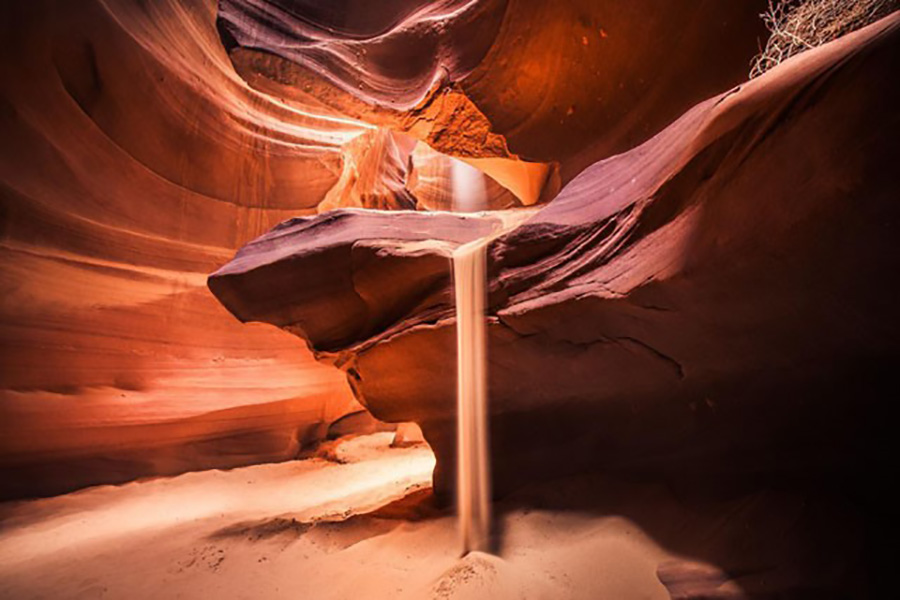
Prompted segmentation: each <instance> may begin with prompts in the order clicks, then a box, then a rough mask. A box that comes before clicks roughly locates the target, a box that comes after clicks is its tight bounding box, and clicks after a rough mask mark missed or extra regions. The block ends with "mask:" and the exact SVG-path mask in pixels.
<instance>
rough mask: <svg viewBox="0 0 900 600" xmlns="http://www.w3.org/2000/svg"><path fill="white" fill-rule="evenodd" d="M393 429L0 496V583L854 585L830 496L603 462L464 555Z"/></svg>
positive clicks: (499, 507) (381, 594) (531, 495)
mask: <svg viewBox="0 0 900 600" xmlns="http://www.w3.org/2000/svg"><path fill="white" fill-rule="evenodd" d="M391 439H392V434H391V433H378V434H372V435H368V436H358V437H352V438H346V439H342V440H339V441H337V442H335V443H333V444H332V445H331V446H330V447H328V448H327V449H326V450H324V451H321V452H320V453H319V455H318V456H317V457H314V458H308V459H305V460H297V461H291V462H285V463H279V464H266V465H258V466H252V467H246V468H239V469H233V470H229V471H218V470H213V471H203V472H194V473H188V474H184V475H181V476H177V477H170V478H156V479H148V480H142V481H137V482H133V483H129V484H125V485H121V486H100V487H94V488H89V489H85V490H82V491H79V492H75V493H71V494H67V495H63V496H56V497H52V498H45V499H35V500H27V501H21V502H13V503H6V504H4V505H0V598H4V599H16V600H25V599H29V598H85V599H86V598H130V599H140V598H265V599H269V598H273V599H274V598H292V599H298V598H309V599H323V600H331V599H343V598H348V599H349V598H367V599H377V598H396V599H404V598H409V599H413V598H442V599H443V598H460V599H462V598H499V599H503V598H516V599H523V598H527V599H532V598H535V599H537V598H585V599H588V598H590V599H598V598H614V599H622V600H628V599H631V598H635V599H637V598H642V599H656V598H658V599H666V598H670V597H671V598H697V597H705V598H744V597H769V595H770V594H782V595H779V596H778V597H832V594H831V593H830V592H827V593H826V592H825V590H837V589H844V590H846V589H848V588H847V586H848V585H850V586H851V587H853V586H855V585H856V582H854V581H853V578H852V572H853V570H852V569H849V570H848V568H847V565H848V564H851V563H852V561H848V560H847V558H848V557H850V556H853V555H854V554H855V553H856V552H855V548H858V547H859V545H858V542H859V540H856V542H854V539H855V537H854V536H855V534H854V530H853V528H852V524H853V520H852V518H848V516H847V514H846V513H844V512H842V511H841V510H840V509H839V508H838V507H836V506H834V505H829V504H828V503H826V502H824V501H822V500H815V501H813V500H810V499H809V498H806V497H803V496H801V495H796V494H793V493H788V492H772V491H767V492H754V493H751V494H745V495H740V496H739V497H736V498H735V497H732V498H730V499H723V498H718V499H713V498H710V497H700V496H697V497H691V495H690V494H687V495H685V494H684V493H683V492H676V491H674V490H673V488H671V487H670V486H665V485H661V484H659V483H641V482H635V481H631V482H623V481H615V480H612V479H610V478H608V477H605V478H604V477H600V476H581V477H579V478H575V479H567V480H561V481H558V482H555V483H553V484H552V485H547V484H543V485H542V486H538V487H536V488H534V489H525V490H521V491H520V492H519V493H517V494H515V495H514V496H513V497H510V498H507V499H506V500H504V501H503V502H501V503H497V504H496V505H495V511H496V513H497V519H496V531H497V535H496V553H495V554H492V555H488V554H481V553H473V554H469V555H468V556H466V557H464V558H460V556H459V539H458V535H457V530H456V520H455V517H454V515H453V512H452V510H451V509H441V508H437V507H436V506H435V504H434V500H433V497H432V495H431V487H430V478H431V470H432V469H433V467H434V457H433V455H432V453H431V451H430V450H429V448H428V447H427V446H425V445H417V446H412V447H407V448H392V447H391V446H390V442H391ZM823 522H828V523H829V524H830V525H829V526H828V527H820V526H819V525H821V524H822V523H823ZM837 524H841V525H840V526H838V525H837ZM811 531H814V532H817V533H814V534H812V535H811V533H810V532H811ZM810 582H814V583H812V584H811V583H810ZM810 585H812V586H813V587H810ZM816 589H820V590H821V591H822V592H823V594H817V593H816ZM856 591H857V592H859V591H861V588H856ZM834 597H842V596H841V595H840V594H838V595H837V596H834Z"/></svg>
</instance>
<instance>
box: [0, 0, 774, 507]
mask: <svg viewBox="0 0 900 600" xmlns="http://www.w3.org/2000/svg"><path fill="white" fill-rule="evenodd" d="M761 4H762V2H757V1H753V2H742V3H721V2H714V1H711V0H710V1H706V2H700V3H695V5H692V6H691V7H689V8H681V9H679V10H677V11H676V10H675V9H674V8H672V7H671V3H667V2H662V1H660V0H656V1H651V0H641V2H633V3H620V2H612V1H609V2H592V1H591V2H589V1H587V0H585V1H581V0H578V1H572V2H567V3H564V4H559V3H544V2H538V1H537V0H509V1H503V0H477V1H476V0H469V1H466V0H446V1H442V2H427V3H426V2H421V1H417V0H413V1H409V0H397V1H391V2H387V3H377V5H376V4H374V3H359V2H314V1H300V2H286V1H277V2H271V1H265V0H240V1H238V0H234V1H232V0H228V1H223V2H219V3H218V4H217V3H215V2H214V0H160V1H158V2H142V1H139V0H87V1H85V2H79V3H71V2H63V1H61V0H37V1H35V2H28V3H21V2H19V3H15V2H8V3H4V5H3V7H2V19H0V22H2V31H3V41H2V44H3V56H2V61H0V64H2V77H0V80H2V83H0V89H2V96H0V97H2V105H0V106H2V110H0V122H2V131H3V139H4V143H3V149H2V152H3V159H2V161H0V165H2V166H0V169H2V171H0V180H2V194H0V198H2V234H0V281H2V290H3V294H2V310H0V328H2V333H3V335H2V339H3V345H2V374H0V416H2V418H0V470H2V473H0V475H2V480H3V482H4V484H3V486H2V490H0V496H2V497H19V496H23V495H31V494H49V493H56V492H60V491H64V490H69V489H73V488H76V487H79V486H83V485H89V484H94V483H112V482H117V481H124V480H128V479H131V478H134V477H138V476H145V475H156V474H166V473H174V472H180V471H183V470H189V469H198V468H210V467H227V466H233V465H238V464H246V463H251V462H258V461H268V460H280V459H285V458H290V457H292V456H295V455H296V453H297V452H298V450H299V449H301V448H302V447H303V446H304V445H305V444H307V443H313V442H315V441H316V440H318V439H320V438H321V437H322V436H323V435H326V432H327V431H328V429H329V426H330V424H334V423H336V422H338V420H340V419H341V418H342V417H343V416H344V415H348V414H355V413H357V412H358V411H359V410H360V406H359V404H358V403H357V402H356V400H355V399H354V398H353V396H352V394H351V393H350V391H349V388H348V386H347V385H346V382H345V380H344V377H343V375H342V374H341V373H340V372H338V371H337V370H335V369H332V368H331V367H329V366H326V365H322V364H318V363H317V362H316V361H315V360H314V358H313V355H312V354H310V353H309V352H308V351H306V350H305V349H304V348H303V347H302V344H298V343H297V340H296V339H294V338H293V337H291V336H289V335H288V334H285V333H283V332H278V331H276V330H274V329H271V328H267V327H265V326H261V325H254V326H249V327H243V326H241V325H240V324H238V323H236V322H235V321H234V320H233V319H232V318H231V317H230V316H229V315H228V314H227V312H226V311H224V310H223V309H222V307H221V306H220V305H219V304H218V303H217V302H216V301H215V299H214V298H212V297H211V295H210V294H209V292H208V291H207V290H206V288H205V286H204V279H205V275H206V274H207V273H209V272H211V271H212V270H214V269H215V268H216V267H218V266H220V265H222V264H224V263H225V262H226V261H227V260H228V259H229V258H230V257H231V256H232V255H233V253H234V251H235V249H236V248H238V247H240V246H241V245H242V244H244V243H246V242H247V241H248V240H250V239H253V238H254V237H256V236H258V235H260V234H261V233H263V232H265V231H267V230H269V229H271V228H272V227H273V226H274V225H275V224H277V223H279V222H282V221H284V220H285V219H288V218H292V217H297V216H303V215H312V214H315V213H318V212H323V211H326V210H328V209H331V208H335V207H359V208H380V209H409V208H415V209H417V210H442V211H446V210H479V209H501V208H514V207H520V206H522V205H532V204H535V203H538V202H540V201H546V200H548V199H549V198H551V197H552V196H553V195H554V194H555V193H556V192H557V191H558V190H559V187H560V185H561V184H562V183H564V182H565V181H567V180H568V179H570V178H571V177H572V176H573V175H574V174H575V173H577V172H578V170H580V168H581V166H583V165H586V164H588V163H590V162H592V161H593V160H595V159H596V158H598V157H601V156H605V155H608V154H611V153H613V152H617V151H620V150H624V149H626V148H628V147H630V146H631V145H634V144H636V143H637V142H639V141H642V140H643V139H645V138H647V137H649V136H650V135H651V134H653V133H654V132H655V131H656V130H658V129H660V128H661V127H662V126H663V125H665V124H666V123H667V122H669V121H670V120H671V119H672V118H674V117H675V116H677V115H678V114H680V112H682V111H683V110H685V109H686V108H687V107H688V106H689V105H691V104H693V103H694V102H697V101H699V100H700V99H702V98H704V97H706V96H708V95H710V94H712V93H714V92H716V91H719V90H721V89H725V88H727V87H728V86H730V85H733V84H735V83H737V82H739V81H741V80H742V79H743V75H744V72H745V71H746V64H747V61H748V60H749V59H750V57H751V56H752V54H753V52H755V50H756V38H757V36H758V35H760V34H761V25H760V22H759V19H757V18H756V13H758V12H759V11H760V10H761V8H762V6H761ZM698 64H702V65H703V68H702V69H698V68H697V65H698ZM461 182H465V184H464V185H463V184H462V183H461ZM473 190H475V191H473ZM485 219H486V220H487V221H490V223H487V224H486V225H484V227H485V230H489V229H491V228H492V227H494V225H496V224H495V223H493V221H492V218H483V219H479V218H476V217H472V218H470V219H469V220H468V221H466V223H474V222H481V221H484V220H485ZM468 226H469V225H466V227H468ZM448 227H450V225H449V222H448ZM451 228H452V227H451ZM479 231H480V230H479ZM460 235H463V234H460ZM465 236H466V238H467V239H468V238H469V237H470V236H471V232H468V233H465ZM362 237H365V236H362ZM420 237H424V236H420ZM420 241H421V240H420ZM420 241H419V242H417V243H418V244H419V247H415V244H414V245H413V246H414V247H413V248H412V249H410V248H408V247H407V249H406V250H404V252H406V253H407V255H408V258H409V259H410V260H413V261H414V262H415V264H416V267H415V269H413V270H414V271H416V270H417V269H419V268H427V269H431V271H432V275H430V276H429V277H431V285H433V286H435V287H436V288H442V287H445V280H446V265H445V264H444V259H443V258H442V259H441V261H442V262H441V266H440V267H438V266H436V265H437V263H435V262H434V259H433V257H432V258H429V257H430V256H431V250H429V249H428V248H427V246H428V245H427V244H423V243H420ZM376 245H377V244H376ZM391 252H393V251H383V250H379V251H378V252H376V253H375V254H374V255H371V256H370V255H369V254H366V253H365V252H363V253H362V256H361V257H360V256H359V255H360V251H356V252H355V256H354V258H353V260H354V261H358V260H364V261H365V262H372V261H375V262H377V261H378V260H380V257H382V256H383V255H385V253H387V254H391ZM419 259H421V260H419ZM404 264H405V263H404ZM398 268H399V271H397V272H396V273H395V276H396V277H397V278H398V279H397V281H400V279H402V278H403V277H406V275H399V274H401V273H406V269H407V267H406V266H400V267H398ZM410 277H411V279H410V281H409V282H404V283H403V284H402V285H398V290H404V289H411V290H412V291H411V293H413V294H421V293H423V292H422V291H421V290H419V288H418V285H419V284H418V283H417V281H416V278H415V277H412V276H410ZM369 287H370V289H371V290H373V293H374V292H376V291H377V290H378V285H377V282H376V283H373V284H371V285H370V286H369ZM393 293H396V290H395V291H391V292H390V293H389V294H387V295H388V296H390V294H393ZM380 301H381V298H380V297H379V298H370V299H368V300H366V302H368V303H369V304H373V303H375V304H377V303H378V302H380ZM409 310H412V308H411V307H410V305H409V304H408V299H404V300H400V301H398V304H397V305H396V306H393V307H392V308H390V309H389V310H387V311H386V312H379V311H375V312H374V313H373V314H372V315H370V316H367V317H365V319H367V320H366V323H367V325H365V326H363V327H362V328H361V329H359V331H356V332H355V333H354V335H361V333H360V332H363V333H365V334H366V335H368V333H370V332H373V331H376V330H378V328H380V327H383V326H384V325H385V324H386V323H387V322H389V321H390V320H391V319H396V318H397V317H398V315H399V313H402V312H408V311H409ZM360 318H362V317H360ZM357 421H359V422H360V423H362V421H363V420H360V419H355V418H354V419H345V420H342V421H340V423H341V425H340V426H336V428H334V430H335V431H337V430H338V429H340V430H341V431H348V430H352V426H350V425H348V423H357ZM359 427H362V428H363V429H366V430H368V429H369V428H371V427H372V424H371V423H368V422H367V423H365V424H360V425H359ZM348 428H349V429H348Z"/></svg>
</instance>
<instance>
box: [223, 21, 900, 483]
mask: <svg viewBox="0 0 900 600" xmlns="http://www.w3.org/2000/svg"><path fill="white" fill-rule="evenodd" d="M898 53H900V17H898V16H897V15H896V14H895V15H892V16H891V17H888V18H886V19H884V20H882V21H880V22H878V23H877V24H874V25H872V26H870V27H868V28H866V29H864V30H862V31H860V32H857V33H855V34H851V35H849V36H847V37H845V38H842V39H840V40H838V41H836V42H833V43H831V44H828V45H826V46H824V47H822V48H819V49H816V50H812V51H809V52H807V53H805V54H803V55H801V56H799V57H797V58H795V59H792V60H790V61H788V62H787V63H786V64H784V65H782V66H780V67H778V68H776V69H773V70H772V71H771V72H770V73H767V74H766V75H764V76H762V77H760V78H758V79H755V80H753V81H752V82H749V83H746V84H744V85H742V86H740V87H737V88H734V89H732V90H730V91H728V92H726V93H724V94H722V95H719V96H716V97H714V98H711V99H710V100H707V101H705V102H702V103H700V104H699V105H697V106H695V107H694V108H693V109H691V110H689V111H688V112H687V113H685V114H684V115H683V116H682V117H681V118H679V119H678V120H676V121H675V122H674V123H673V124H671V125H670V126H669V127H667V128H666V129H664V130H663V131H662V132H661V133H659V134H658V135H656V136H655V137H653V138H652V139H650V140H649V141H647V142H646V143H644V144H643V145H641V146H639V147H637V148H635V149H634V150H631V151H629V152H626V153H624V154H621V155H617V156H614V157H611V158H608V159H606V160H603V161H600V162H598V163H596V164H594V165H592V166H591V167H589V168H588V169H586V170H584V171H583V172H582V173H581V174H579V175H578V176H577V177H576V178H574V179H573V180H572V181H571V182H570V183H569V184H568V185H567V186H566V187H565V188H564V189H563V190H562V192H561V193H560V194H559V195H558V196H557V197H556V198H555V199H554V200H553V201H552V202H551V203H550V204H549V205H547V206H546V207H544V208H542V209H540V210H539V211H538V212H537V213H535V214H533V215H532V216H530V218H529V219H528V220H527V221H526V222H524V223H522V224H520V225H518V226H517V227H515V228H512V229H511V230H509V231H507V232H506V233H504V234H502V235H499V236H498V237H496V238H495V239H493V241H491V243H490V246H489V257H488V261H489V264H488V270H489V284H490V294H489V317H488V318H489V332H488V335H489V356H490V358H489V360H490V366H489V386H490V405H491V436H492V454H493V459H494V474H495V483H496V487H497V489H498V490H501V491H502V490H504V489H509V488H510V487H514V486H516V485H518V484H520V483H522V482H524V481H528V480H531V479H534V478H536V477H541V476H543V475H559V474H560V473H561V472H563V471H565V470H578V469H586V468H607V469H630V470H646V469H653V470H662V471H670V472H674V473H677V474H678V475H677V476H679V477H681V478H685V477H689V476H690V474H691V473H698V472H704V473H720V474H721V475H722V477H726V476H727V475H728V474H740V475H741V476H744V477H746V476H749V475H750V474H758V473H761V472H767V473H772V472H795V471H794V470H795V469H798V468H800V467H803V468H804V469H806V472H820V471H821V470H825V471H828V472H831V471H833V470H836V471H839V472H847V471H853V470H854V469H857V468H859V465H860V464H865V465H866V466H867V467H871V466H872V465H878V464H883V461H884V460H885V457H884V456H881V455H880V453H879V451H878V449H877V446H878V443H879V440H883V438H882V437H880V435H879V427H881V423H882V420H881V417H882V414H883V411H884V407H885V406H886V402H887V401H888V400H889V398H890V397H891V396H886V395H885V394H886V393H888V391H887V390H885V389H883V388H884V386H885V385H888V386H891V387H892V388H893V389H894V391H896V389H895V388H896V385H895V384H893V385H892V384H891V382H892V381H893V378H892V374H891V369H892V366H891V365H896V364H897V360H898V358H900V342H898V340H900V319H898V318H897V315H896V306H895V304H896V303H895V299H896V289H897V287H896V285H897V284H896V282H895V281H894V278H895V277H894V274H895V273H897V272H900V248H898V241H897V240H898V239H900V238H898V229H897V228H898V224H900V205H898V204H897V202H896V178H895V174H894V166H893V163H894V161H895V160H896V156H898V154H900V147H898V139H900V135H898V134H900V122H898V120H897V112H896V106H898V102H900V86H898V84H897V82H896V81H895V79H893V78H892V74H893V73H894V72H896V67H897V64H898ZM876 89H877V90H878V93H873V90H876ZM490 219H491V215H490V214H489V213H488V214H484V215H480V216H478V217H473V218H469V219H465V218H463V217H453V216H445V215H429V214H426V215H420V214H409V213H389V214H388V213H379V214H378V215H362V214H359V213H356V212H348V211H335V212H332V213H328V214H325V215H321V216H319V217H316V218H312V219H302V220H297V221H294V222H290V223H287V224H285V225H283V226H281V227H279V228H278V229H276V230H275V231H273V232H271V233H270V234H267V235H265V236H263V237H262V238H260V239H258V240H256V241H254V242H251V243H250V244H248V245H247V246H245V247H244V248H243V249H242V250H241V251H240V253H239V254H238V256H237V258H236V259H235V260H234V261H233V262H232V263H229V264H228V265H226V266H225V267H223V268H222V269H221V270H220V271H218V272H217V273H215V274H213V275H212V276H211V277H210V287H211V289H212V290H213V292H214V293H215V294H216V296H217V297H218V298H219V299H220V300H221V301H222V302H223V304H225V306H226V307H227V308H229V310H231V311H232V312H233V313H234V314H236V315H237V316H238V317H239V318H241V319H242V320H245V321H264V322H268V323H272V324H275V325H278V326H280V327H282V328H284V329H287V330H289V331H292V332H294V333H297V334H298V335H300V336H302V337H303V338H304V339H305V340H306V341H307V343H308V344H309V345H310V346H311V348H312V349H313V350H314V351H315V352H316V353H317V355H318V356H319V357H320V358H321V359H323V360H328V361H331V362H332V363H334V364H336V365H337V366H339V367H341V368H342V369H344V370H345V371H346V372H347V375H348V379H349V381H350V382H351V384H352V385H353V388H354V390H355V392H356V394H357V396H358V398H359V399H360V401H361V402H362V403H363V404H365V405H366V406H367V407H368V408H369V410H371V411H372V413H373V414H374V415H376V416H377V417H378V418H380V419H383V420H387V421H397V422H399V421H416V422H417V423H419V424H420V425H421V426H422V429H423V432H424V434H425V437H426V438H427V439H428V441H429V442H430V443H431V445H432V447H433V448H434V449H435V452H436V454H437V457H438V467H437V470H436V472H435V483H436V486H437V488H438V489H439V490H447V489H448V487H449V485H450V482H451V481H452V465H453V457H454V451H453V448H454V443H455V430H454V415H455V401H454V393H455V368H454V365H455V360H456V359H455V352H456V350H455V344H454V340H455V331H454V326H455V322H454V316H453V307H452V305H451V295H450V293H449V289H448V286H449V277H448V274H449V269H450V262H449V259H448V258H447V257H448V248H452V247H453V246H455V245H458V244H460V243H463V242H465V241H468V240H469V239H473V238H475V237H479V236H483V235H485V229H490V230H491V231H496V229H495V224H493V223H490V222H489V221H490ZM463 223H465V224H466V228H465V229H462V228H461V226H462V224H463ZM463 231H464V232H465V233H464V234H463ZM428 238H432V239H434V240H438V241H439V242H440V243H437V242H434V243H427V242H425V241H424V240H426V239H428ZM395 273H402V276H394V274H395ZM401 282H402V284H401Z"/></svg>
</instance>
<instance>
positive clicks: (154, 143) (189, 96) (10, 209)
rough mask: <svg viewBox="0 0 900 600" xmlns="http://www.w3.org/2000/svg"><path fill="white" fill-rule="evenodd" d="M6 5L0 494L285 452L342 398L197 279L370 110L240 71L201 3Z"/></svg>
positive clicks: (311, 195) (347, 406)
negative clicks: (341, 107) (331, 107)
mask: <svg viewBox="0 0 900 600" xmlns="http://www.w3.org/2000/svg"><path fill="white" fill-rule="evenodd" d="M2 11H3V16H2V18H0V21H2V23H3V25H2V28H3V36H2V37H3V41H2V44H3V59H2V65H3V66H2V77H0V80H2V83H0V87H2V99H3V100H2V110H0V120H2V131H3V144H2V152H3V159H2V161H0V169H2V171H0V181H2V194H0V197H2V219H0V220H2V236H0V282H2V284H0V286H2V293H0V302H2V309H0V330H2V334H0V337H2V360H0V362H2V377H0V381H2V389H0V414H2V416H0V469H2V473H0V479H2V481H3V484H2V486H0V487H2V492H0V496H5V497H10V496H22V495H30V494H36V493H38V494H43V493H55V492H59V491H62V490H68V489H72V488H74V487H78V486H82V485H87V484H92V483H110V482H116V481H123V480H127V479H132V478H134V477H138V476H146V475H155V474H164V473H173V472H180V471H183V470H187V469H195V468H211V467H227V466H234V465H238V464H247V463H254V462H260V461H269V460H283V459H286V458H291V457H294V456H296V455H297V452H298V451H299V449H300V448H301V447H302V446H303V445H304V444H305V443H307V442H313V441H315V440H316V439H318V438H320V437H321V436H322V435H324V432H325V430H326V429H327V427H328V425H329V423H331V422H332V421H333V420H335V419H337V418H339V417H340V416H342V415H343V414H345V413H346V412H348V411H351V410H358V409H359V405H358V404H357V403H356V402H355V400H354V399H353V398H352V396H351V395H350V393H349V391H348V389H347V386H346V384H345V383H344V381H343V377H341V376H340V374H338V373H336V372H335V371H334V370H333V369H330V368H328V367H325V366H322V365H319V364H317V363H316V362H315V361H314V360H313V358H312V357H311V356H310V355H309V353H307V352H306V351H305V350H304V349H303V348H302V345H298V344H297V343H296V340H295V339H294V338H292V337H291V336H288V335H286V334H283V333H282V332H278V331H276V330H274V329H271V328H266V327H262V326H256V327H241V326H240V325H239V324H237V323H236V322H235V321H234V319H233V317H231V316H230V315H229V314H228V313H227V312H226V311H224V310H223V309H222V308H221V306H220V305H219V304H218V303H217V302H216V301H215V299H214V298H212V296H211V295H210V294H209V292H208V291H207V289H206V285H205V281H206V274H207V273H208V272H209V271H211V270H213V269H215V268H216V267H217V266H218V265H221V264H222V263H223V262H225V261H226V260H228V258H229V257H230V256H231V255H232V254H233V252H234V249H235V248H236V247H238V246H240V245H241V244H243V243H244V242H246V241H247V240H249V239H252V238H253V237H255V236H257V235H259V234H260V233H262V232H264V231H266V230H268V229H269V228H271V227H272V226H273V225H275V224H276V223H278V222H280V221H283V220H284V219H286V218H288V217H292V216H296V215H298V214H313V213H315V211H316V210H317V205H318V203H319V202H321V201H322V199H323V198H324V197H325V196H326V194H327V193H328V192H329V190H330V189H331V188H332V187H333V186H334V185H335V183H336V182H337V181H338V178H339V174H340V172H341V164H342V158H341V152H342V150H341V147H342V145H343V144H344V143H345V142H347V141H349V140H350V139H352V138H354V137H356V136H358V135H360V134H361V133H365V132H367V131H370V130H371V129H372V128H371V126H368V125H365V124H363V123H359V122H356V121H352V120H349V119H341V118H335V117H334V116H330V115H320V114H315V113H313V112H310V111H305V112H304V111H300V110H298V109H296V108H294V107H289V106H287V105H285V104H284V103H281V102H278V101H276V100H274V99H272V98H269V97H266V96H265V95H262V94H260V93H258V92H256V91H254V90H252V89H251V88H249V87H248V86H247V84H246V83H244V82H243V81H242V80H241V79H240V78H239V77H238V76H237V75H236V74H235V73H234V70H233V68H232V67H231V64H230V62H229V61H228V57H227V55H226V53H225V50H224V49H223V47H222V44H221V42H220V40H219V38H218V35H217V33H216V29H215V18H216V11H215V5H214V4H213V3H211V2H205V1H196V2H194V1H186V2H174V1H170V2H166V1H163V2H150V3H141V2H130V1H127V0H105V1H102V2H100V1H96V2H91V1H89V2H79V3H70V2H53V1H49V0H48V1H41V2H8V3H4V5H3V8H2Z"/></svg>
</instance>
